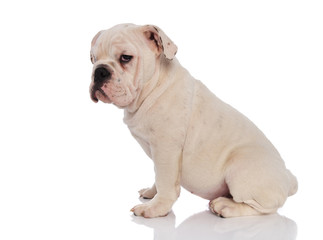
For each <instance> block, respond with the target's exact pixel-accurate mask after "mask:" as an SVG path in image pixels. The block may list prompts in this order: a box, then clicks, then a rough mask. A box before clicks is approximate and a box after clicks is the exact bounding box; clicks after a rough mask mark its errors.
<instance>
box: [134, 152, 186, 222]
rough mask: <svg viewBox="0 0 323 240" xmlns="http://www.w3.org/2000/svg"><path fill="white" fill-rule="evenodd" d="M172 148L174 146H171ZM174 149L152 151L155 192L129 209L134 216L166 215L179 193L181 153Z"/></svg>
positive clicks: (151, 216)
mask: <svg viewBox="0 0 323 240" xmlns="http://www.w3.org/2000/svg"><path fill="white" fill-rule="evenodd" d="M173 148H174V147H173ZM176 152H178V153H177V154H176V153H174V151H172V150H171V151H170V150H168V151H167V150H166V151H154V152H153V160H154V163H155V174H156V176H155V186H156V190H157V194H156V195H155V197H154V198H153V199H152V200H151V201H149V202H147V203H144V204H140V205H137V206H135V207H134V208H132V209H131V211H133V213H134V214H135V215H136V216H143V217H146V218H153V217H161V216H166V215H167V214H168V213H169V212H170V210H171V208H172V206H173V204H174V202H175V201H176V200H177V198H178V196H179V193H180V164H181V153H180V151H176Z"/></svg>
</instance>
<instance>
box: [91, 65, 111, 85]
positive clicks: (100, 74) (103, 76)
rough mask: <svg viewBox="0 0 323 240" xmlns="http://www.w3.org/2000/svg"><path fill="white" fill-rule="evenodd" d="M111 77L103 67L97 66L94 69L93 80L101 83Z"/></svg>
mask: <svg viewBox="0 0 323 240" xmlns="http://www.w3.org/2000/svg"><path fill="white" fill-rule="evenodd" d="M110 77H111V73H110V72H109V71H108V70H107V69H106V68H104V67H99V68H97V69H95V72H94V82H95V83H101V82H103V81H105V80H109V79H110Z"/></svg>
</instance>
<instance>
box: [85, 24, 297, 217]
mask: <svg viewBox="0 0 323 240" xmlns="http://www.w3.org/2000/svg"><path fill="white" fill-rule="evenodd" d="M176 52H177V46H176V45H175V44H174V43H173V41H172V40H171V39H170V38H169V37H168V36H167V35H166V34H165V33H164V32H163V31H162V30H161V29H160V28H159V27H157V26H153V25H145V26H137V25H133V24H121V25H117V26H115V27H112V28H111V29H108V30H103V31H100V32H99V33H97V34H96V35H95V37H94V38H93V40H92V44H91V61H92V63H93V73H92V81H91V85H90V96H91V99H92V100H93V101H94V102H98V101H99V100H100V101H102V102H104V103H112V104H114V105H116V106H117V107H119V108H121V109H123V111H124V123H125V124H126V125H127V126H128V128H129V129H130V132H131V134H132V135H133V137H134V138H135V139H136V140H137V141H138V143H139V144H140V145H141V147H142V148H143V150H144V151H145V152H146V154H147V155H148V156H149V157H150V158H151V159H152V160H153V162H154V169H155V183H154V184H153V185H152V187H150V188H145V189H142V190H140V191H139V194H140V196H141V197H143V198H147V199H151V200H150V201H149V202H146V203H143V204H140V205H137V206H135V207H133V208H132V209H131V211H132V212H133V213H134V214H135V215H136V216H143V217H146V218H154V217H161V216H165V215H167V214H168V213H169V212H170V210H171V208H172V206H173V204H174V202H175V201H176V200H177V198H178V197H179V195H180V189H181V186H182V187H184V188H185V189H187V190H188V191H190V192H191V193H193V194H196V195H198V196H200V197H202V198H205V199H208V200H210V203H209V208H210V210H211V211H212V212H213V213H215V214H217V215H219V216H222V217H238V216H247V215H262V214H270V213H274V212H276V211H277V209H278V208H279V207H281V206H282V205H283V204H284V203H285V201H286V199H287V197H288V196H291V195H293V194H295V193H296V191H297V180H296V178H295V177H294V175H293V174H292V173H291V172H290V171H289V170H288V169H286V166H285V164H284V161H283V160H282V158H281V156H280V154H279V153H278V151H277V150H276V149H275V147H274V146H273V145H272V143H271V142H270V141H269V140H268V139H267V138H266V136H265V135H264V134H263V133H262V132H261V131H260V130H259V129H258V128H257V127H256V126H255V125H254V124H253V123H252V122H251V121H250V120H249V119H248V118H247V117H245V116H244V115H243V114H241V113H240V112H238V111H237V110H236V109H234V108H233V107H231V106H230V105H228V104H226V103H224V102H223V101H221V100H220V99H219V98H217V97H216V96H215V95H214V94H213V93H212V92H211V91H210V90H209V89H208V88H207V87H206V86H205V85H203V83H202V82H200V81H198V80H196V79H195V78H193V77H192V76H191V75H190V73H189V72H188V71H187V70H186V69H185V68H184V67H182V65H181V64H180V63H179V61H178V60H177V59H176V57H175V55H176Z"/></svg>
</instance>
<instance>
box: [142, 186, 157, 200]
mask: <svg viewBox="0 0 323 240" xmlns="http://www.w3.org/2000/svg"><path fill="white" fill-rule="evenodd" d="M138 192H139V195H140V197H143V198H144V199H152V198H153V197H155V195H156V194H157V189H156V185H155V184H154V185H153V186H152V187H151V188H144V189H141V190H140V191H138Z"/></svg>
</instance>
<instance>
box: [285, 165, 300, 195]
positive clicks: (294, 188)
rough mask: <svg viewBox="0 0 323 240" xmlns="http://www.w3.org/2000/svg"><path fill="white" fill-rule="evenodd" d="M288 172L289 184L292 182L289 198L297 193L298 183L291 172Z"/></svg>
mask: <svg viewBox="0 0 323 240" xmlns="http://www.w3.org/2000/svg"><path fill="white" fill-rule="evenodd" d="M287 171H288V175H289V182H290V189H289V193H288V196H292V195H294V194H295V193H296V192H297V189H298V182H297V178H296V177H295V176H294V175H293V174H292V173H291V172H290V171H289V170H287Z"/></svg>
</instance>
